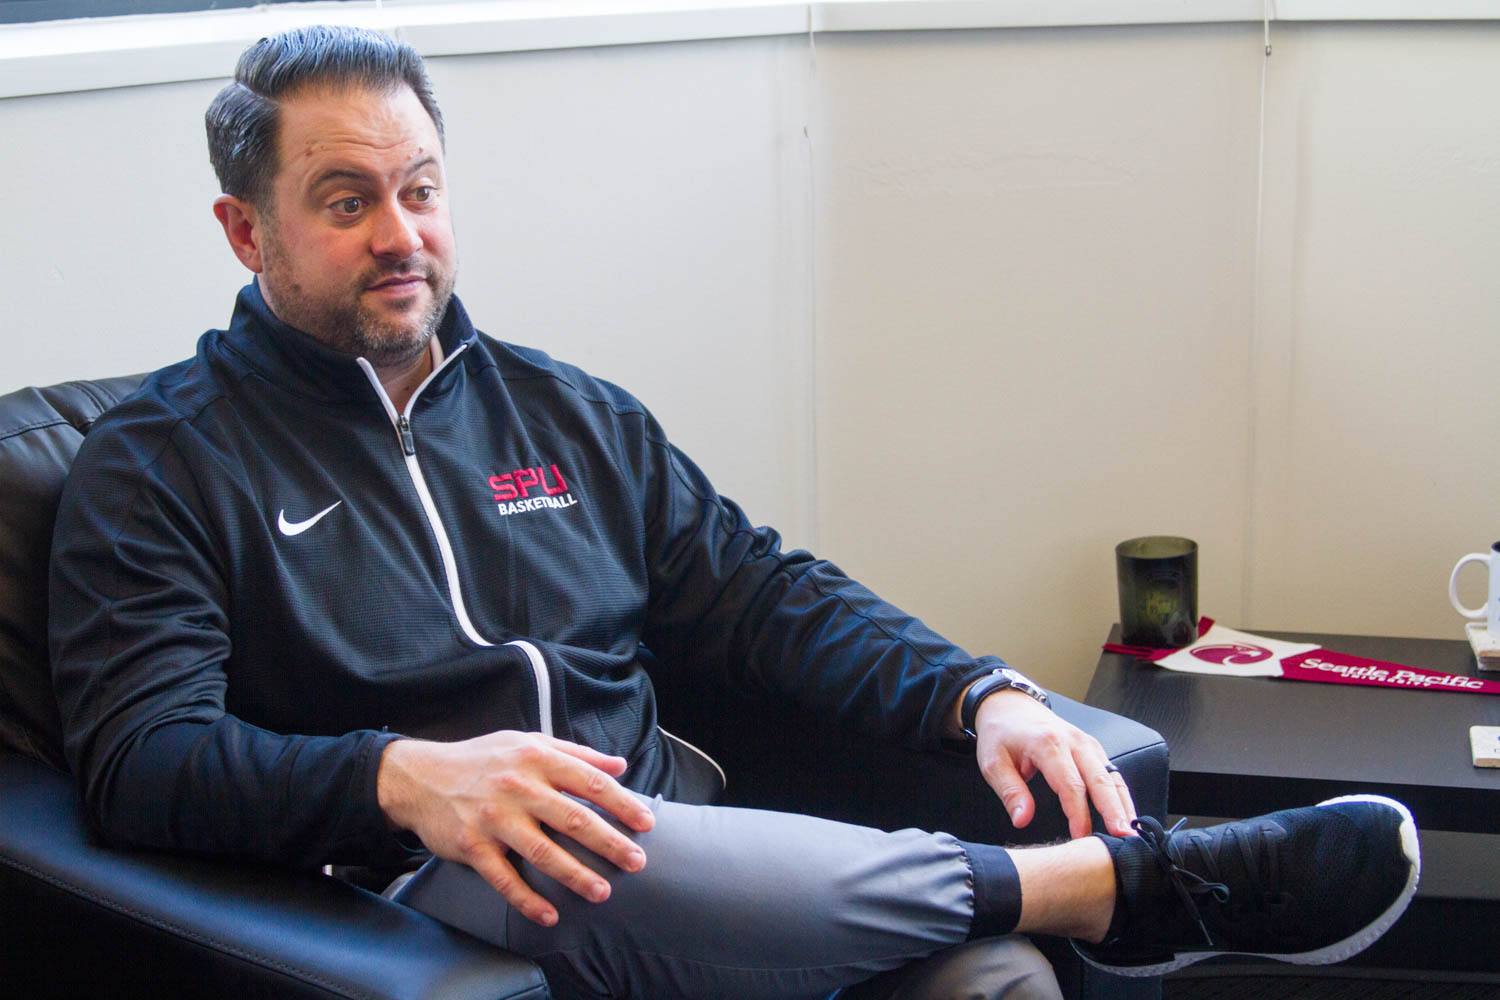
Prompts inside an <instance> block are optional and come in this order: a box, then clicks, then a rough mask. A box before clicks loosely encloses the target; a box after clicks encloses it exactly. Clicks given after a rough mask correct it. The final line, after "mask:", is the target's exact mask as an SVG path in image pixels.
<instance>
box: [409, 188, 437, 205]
mask: <svg viewBox="0 0 1500 1000" xmlns="http://www.w3.org/2000/svg"><path fill="white" fill-rule="evenodd" d="M435 194H437V191H436V190H435V189H434V188H433V187H431V186H430V185H423V186H422V187H416V188H412V189H411V200H412V201H431V200H432V196H433V195H435Z"/></svg>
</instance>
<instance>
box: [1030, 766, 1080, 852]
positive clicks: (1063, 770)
mask: <svg viewBox="0 0 1500 1000" xmlns="http://www.w3.org/2000/svg"><path fill="white" fill-rule="evenodd" d="M1037 766H1038V769H1040V771H1041V772H1043V777H1046V778H1047V786H1049V787H1050V789H1052V790H1053V793H1056V796H1058V802H1059V805H1062V814H1064V816H1067V817H1068V835H1070V837H1071V838H1073V840H1079V838H1080V837H1088V835H1089V832H1091V831H1092V829H1094V820H1092V819H1091V817H1089V786H1088V781H1086V780H1085V778H1083V774H1082V772H1080V771H1079V762H1077V760H1074V757H1073V754H1067V753H1058V754H1047V756H1044V757H1043V759H1041V760H1040V762H1038V765H1037Z"/></svg>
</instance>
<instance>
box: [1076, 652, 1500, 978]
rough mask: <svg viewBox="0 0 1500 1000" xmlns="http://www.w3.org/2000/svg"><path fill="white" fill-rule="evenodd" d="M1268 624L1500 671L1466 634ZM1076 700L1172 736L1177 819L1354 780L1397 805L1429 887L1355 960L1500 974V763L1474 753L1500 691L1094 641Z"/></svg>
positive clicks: (1311, 795)
mask: <svg viewBox="0 0 1500 1000" xmlns="http://www.w3.org/2000/svg"><path fill="white" fill-rule="evenodd" d="M1455 630H1456V627H1455ZM1249 631H1252V632H1254V631H1256V630H1254V629H1250V630H1249ZM1261 634H1265V635H1269V636H1273V637H1275V638H1280V639H1289V640H1293V641H1297V642H1316V643H1318V644H1319V645H1321V646H1324V647H1326V648H1328V649H1331V650H1337V651H1339V652H1344V653H1352V654H1356V655H1361V656H1366V657H1370V658H1372V659H1379V660H1388V661H1391V662H1394V663H1400V664H1404V665H1407V666H1415V667H1427V668H1430V669H1434V670H1442V671H1447V672H1449V673H1459V674H1470V675H1473V676H1481V677H1489V678H1492V679H1497V680H1500V675H1496V674H1482V673H1480V672H1479V671H1478V670H1477V669H1476V667H1475V664H1474V657H1473V654H1472V652H1471V651H1470V649H1469V645H1468V643H1467V642H1465V641H1463V640H1462V639H1452V640H1444V639H1402V638H1382V637H1374V636H1353V635H1321V634H1304V633H1288V632H1265V633H1261ZM1118 636H1119V629H1118V627H1116V628H1115V630H1114V631H1113V632H1112V633H1111V635H1110V639H1111V641H1118ZM1085 701H1086V702H1087V703H1088V704H1090V705H1095V706H1098V707H1099V708H1105V709H1109V710H1110V711H1112V712H1117V713H1119V714H1121V715H1124V716H1127V717H1129V718H1133V719H1136V720H1138V721H1140V722H1143V723H1145V724H1146V725H1148V726H1150V727H1152V728H1153V729H1156V730H1157V731H1158V732H1160V733H1161V734H1162V735H1163V736H1164V737H1166V740H1167V746H1168V747H1169V749H1170V754H1171V777H1170V791H1169V794H1168V801H1167V805H1168V809H1169V810H1170V811H1171V812H1172V813H1174V814H1177V815H1189V816H1194V817H1200V816H1201V817H1232V818H1242V817H1245V816H1254V815H1258V814H1260V813H1264V812H1271V811H1273V810H1276V809H1284V808H1288V807H1292V806H1301V805H1310V804H1312V803H1315V802H1319V801H1321V800H1323V799H1327V798H1331V797H1333V796H1336V795H1348V794H1351V793H1354V792H1375V793H1378V794H1381V795H1388V796H1390V797H1391V798H1394V799H1398V800H1400V801H1401V802H1404V803H1405V804H1406V805H1407V806H1408V808H1410V809H1411V811H1412V815H1413V816H1414V817H1415V819H1416V821H1417V828H1418V830H1419V833H1420V837H1421V841H1422V851H1423V873H1422V883H1421V885H1420V886H1419V888H1418V890H1417V899H1416V900H1415V901H1414V902H1413V904H1412V906H1411V909H1410V910H1409V911H1408V913H1407V914H1406V916H1404V917H1403V918H1402V920H1401V921H1399V922H1398V923H1397V925H1396V926H1395V927H1394V928H1392V930H1391V932H1390V933H1389V934H1387V935H1386V937H1385V938H1384V939H1383V940H1382V941H1381V942H1379V943H1377V944H1376V946H1375V947H1374V948H1372V949H1371V950H1370V951H1369V952H1367V953H1366V954H1365V955H1364V956H1361V958H1360V959H1357V960H1356V963H1357V964H1359V965H1365V966H1380V967H1386V968H1394V969H1432V970H1461V971H1466V972H1469V973H1480V974H1485V975H1484V978H1485V980H1486V981H1490V975H1489V974H1494V978H1493V981H1495V982H1500V769H1495V768H1477V767H1475V766H1474V765H1473V761H1472V759H1471V757H1470V751H1469V727H1470V726H1472V725H1490V726H1500V695H1484V694H1472V693H1467V692H1465V693H1458V692H1452V691H1402V690H1396V689H1389V688H1375V687H1356V686H1351V685H1343V684H1318V683H1311V682H1304V681H1289V680H1280V679H1272V678H1237V677H1216V676H1210V675H1203V674H1185V673H1177V672H1174V671H1169V670H1165V669H1163V668H1161V667H1157V666H1155V665H1153V664H1148V663H1142V662H1141V661H1138V660H1136V659H1134V658H1133V657H1130V656H1125V655H1122V654H1117V653H1103V654H1102V655H1101V656H1100V658H1099V665H1098V667H1097V669H1096V670H1095V672H1094V677H1093V680H1092V682H1091V683H1090V684H1089V689H1088V694H1087V696H1086V698H1085Z"/></svg>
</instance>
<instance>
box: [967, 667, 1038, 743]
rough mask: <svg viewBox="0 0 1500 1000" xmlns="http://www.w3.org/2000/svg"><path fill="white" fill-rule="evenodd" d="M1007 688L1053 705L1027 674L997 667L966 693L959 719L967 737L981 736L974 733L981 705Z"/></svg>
mask: <svg viewBox="0 0 1500 1000" xmlns="http://www.w3.org/2000/svg"><path fill="white" fill-rule="evenodd" d="M1007 688H1014V689H1015V690H1017V691H1020V692H1022V693H1023V694H1029V695H1031V696H1032V697H1033V698H1035V699H1036V700H1037V701H1039V702H1041V703H1042V704H1043V705H1051V701H1050V700H1049V699H1048V698H1047V692H1045V691H1043V690H1042V689H1041V688H1039V687H1037V686H1036V684H1035V683H1033V682H1032V680H1031V679H1030V678H1029V677H1027V676H1026V675H1025V674H1023V673H1021V672H1020V671H1019V670H1012V669H1010V667H996V668H995V669H994V670H992V671H991V672H990V673H989V675H988V676H985V677H981V678H979V680H977V681H975V682H974V683H973V684H971V685H969V690H968V691H966V692H965V693H964V700H963V704H962V705H960V706H959V707H958V718H959V722H960V723H961V724H962V725H963V728H964V735H965V736H967V737H968V738H969V739H971V740H972V739H975V738H976V737H977V736H978V735H979V734H978V733H976V732H975V731H974V725H975V721H974V720H975V716H977V715H978V714H979V703H980V702H982V701H984V699H986V698H988V697H989V696H990V695H992V694H994V693H995V692H996V691H1004V690H1006V689H1007Z"/></svg>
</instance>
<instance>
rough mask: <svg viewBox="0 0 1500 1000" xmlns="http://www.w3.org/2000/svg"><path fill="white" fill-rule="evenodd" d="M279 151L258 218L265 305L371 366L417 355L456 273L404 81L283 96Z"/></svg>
mask: <svg viewBox="0 0 1500 1000" xmlns="http://www.w3.org/2000/svg"><path fill="white" fill-rule="evenodd" d="M277 154H278V160H279V168H278V170H277V172H276V177H275V180H274V182H273V184H272V190H271V193H270V196H269V201H268V203H267V204H266V205H265V206H262V207H260V210H259V213H258V214H259V224H258V226H257V229H258V230H259V242H260V263H261V268H260V282H261V290H262V292H263V293H264V295H265V297H266V301H267V302H268V303H269V304H270V306H271V309H272V311H273V312H275V314H276V315H277V316H278V317H279V318H280V319H281V320H282V321H284V322H286V323H289V324H291V325H292V326H295V327H297V328H298V329H299V330H302V331H304V332H306V333H308V334H311V335H312V336H313V337H316V338H317V339H318V340H319V341H321V342H322V343H324V344H326V345H327V346H329V347H332V348H334V349H336V350H339V351H343V352H345V353H348V354H354V355H359V356H362V357H365V358H367V359H369V361H370V363H371V364H373V365H375V367H377V368H388V367H395V366H400V365H405V364H409V363H411V362H413V361H414V360H415V359H416V358H417V357H419V356H420V355H421V353H422V351H423V350H424V349H425V348H426V346H427V343H428V340H429V339H430V338H431V336H432V334H433V332H434V331H435V330H436V329H437V325H438V323H439V322H440V321H441V319H442V317H443V312H444V310H445V309H446V308H447V305H448V299H449V296H450V295H451V294H452V292H453V280H454V276H455V273H456V270H457V257H456V253H455V250H454V243H453V225H452V222H451V220H450V219H449V217H448V197H447V196H448V191H447V178H446V176H445V175H444V172H443V151H442V147H441V144H440V143H439V142H438V135H437V128H436V127H435V126H434V125H433V123H432V119H431V118H429V117H428V116H427V112H426V111H424V110H423V109H422V105H421V103H420V102H419V101H418V100H417V97H416V95H415V94H413V93H412V91H411V89H410V88H409V87H405V86H402V87H398V88H396V89H394V90H391V91H389V92H386V93H381V92H376V91H368V90H362V89H352V90H320V89H315V90H311V91H308V92H306V93H303V94H298V95H296V96H294V97H292V98H290V99H288V100H284V101H282V102H281V118H280V135H279V137H278V149H277Z"/></svg>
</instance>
